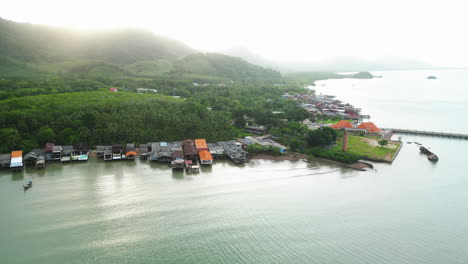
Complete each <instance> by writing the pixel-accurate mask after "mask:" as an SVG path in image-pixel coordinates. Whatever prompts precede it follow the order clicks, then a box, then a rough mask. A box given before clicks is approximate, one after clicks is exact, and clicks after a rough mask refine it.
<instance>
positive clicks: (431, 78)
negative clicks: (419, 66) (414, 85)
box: [426, 75, 437, 80]
mask: <svg viewBox="0 0 468 264" xmlns="http://www.w3.org/2000/svg"><path fill="white" fill-rule="evenodd" d="M426 79H428V80H435V79H437V77H435V76H434V75H430V76H427V78H426Z"/></svg>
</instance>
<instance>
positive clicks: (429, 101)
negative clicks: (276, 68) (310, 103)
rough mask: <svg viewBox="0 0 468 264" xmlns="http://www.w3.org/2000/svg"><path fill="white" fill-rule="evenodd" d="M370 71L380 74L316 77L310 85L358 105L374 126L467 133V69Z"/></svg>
mask: <svg viewBox="0 0 468 264" xmlns="http://www.w3.org/2000/svg"><path fill="white" fill-rule="evenodd" d="M373 74H374V75H379V76H382V77H383V78H377V79H338V80H325V81H318V82H317V86H316V87H313V89H315V90H316V91H317V93H318V94H320V93H324V94H332V95H336V96H338V98H339V99H340V100H342V101H345V102H348V103H351V104H353V105H354V106H356V107H360V108H362V109H363V113H365V114H370V115H371V120H370V121H372V122H374V123H375V124H376V125H377V126H381V127H387V128H388V127H393V128H407V129H419V130H431V131H443V132H452V133H464V134H468V71H466V70H459V71H384V72H373ZM429 75H434V76H436V77H437V79H436V80H428V79H426V77H427V76H429Z"/></svg>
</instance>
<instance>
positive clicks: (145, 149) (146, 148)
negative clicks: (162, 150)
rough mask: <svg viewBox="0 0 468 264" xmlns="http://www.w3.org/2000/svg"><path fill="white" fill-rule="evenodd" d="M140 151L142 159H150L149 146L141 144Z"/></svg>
mask: <svg viewBox="0 0 468 264" xmlns="http://www.w3.org/2000/svg"><path fill="white" fill-rule="evenodd" d="M138 151H139V152H140V158H141V159H143V160H146V159H148V155H150V152H149V145H148V144H140V146H139V150H138Z"/></svg>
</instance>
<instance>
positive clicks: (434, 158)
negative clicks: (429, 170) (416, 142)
mask: <svg viewBox="0 0 468 264" xmlns="http://www.w3.org/2000/svg"><path fill="white" fill-rule="evenodd" d="M419 150H420V151H421V152H422V153H424V154H426V155H427V159H428V160H430V161H438V160H439V157H438V156H437V155H436V154H434V153H432V152H431V151H430V150H428V149H427V148H425V147H424V146H420V147H419Z"/></svg>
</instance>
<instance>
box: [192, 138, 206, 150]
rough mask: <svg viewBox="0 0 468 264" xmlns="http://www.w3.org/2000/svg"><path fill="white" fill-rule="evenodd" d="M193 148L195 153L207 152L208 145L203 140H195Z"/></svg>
mask: <svg viewBox="0 0 468 264" xmlns="http://www.w3.org/2000/svg"><path fill="white" fill-rule="evenodd" d="M195 147H196V148H197V151H202V150H208V145H207V144H206V140H205V139H195Z"/></svg>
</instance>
